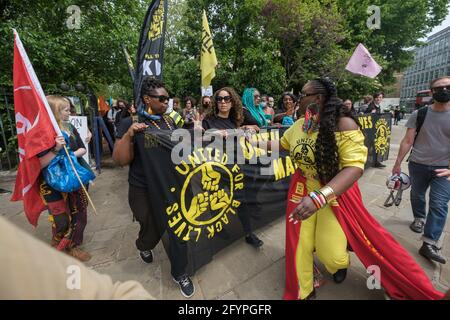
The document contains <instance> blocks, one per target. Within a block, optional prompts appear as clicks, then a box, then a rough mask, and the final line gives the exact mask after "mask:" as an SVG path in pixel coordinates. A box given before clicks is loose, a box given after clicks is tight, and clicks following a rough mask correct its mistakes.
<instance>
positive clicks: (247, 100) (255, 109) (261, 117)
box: [242, 88, 268, 127]
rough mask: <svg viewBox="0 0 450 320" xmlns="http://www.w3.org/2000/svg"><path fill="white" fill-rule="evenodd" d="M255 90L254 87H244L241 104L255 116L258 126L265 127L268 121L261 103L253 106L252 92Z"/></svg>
mask: <svg viewBox="0 0 450 320" xmlns="http://www.w3.org/2000/svg"><path fill="white" fill-rule="evenodd" d="M255 91H256V89H255V88H246V89H245V90H244V94H243V95H242V104H243V105H244V106H245V107H246V108H247V110H248V111H250V114H251V115H252V116H253V118H255V120H256V122H258V126H260V127H265V126H267V125H268V123H267V119H266V116H265V114H264V112H263V108H262V106H261V104H259V105H257V106H255V103H254V98H253V94H254V93H255Z"/></svg>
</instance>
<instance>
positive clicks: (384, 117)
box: [358, 113, 392, 168]
mask: <svg viewBox="0 0 450 320" xmlns="http://www.w3.org/2000/svg"><path fill="white" fill-rule="evenodd" d="M358 121H359V124H360V125H361V127H362V129H363V132H364V135H365V136H366V139H365V144H366V147H367V149H368V154H367V162H366V168H367V167H372V166H373V165H374V164H375V163H376V162H381V161H385V160H387V159H388V158H389V148H390V143H391V130H392V115H391V114H390V113H383V114H376V113H374V114H365V115H361V116H358Z"/></svg>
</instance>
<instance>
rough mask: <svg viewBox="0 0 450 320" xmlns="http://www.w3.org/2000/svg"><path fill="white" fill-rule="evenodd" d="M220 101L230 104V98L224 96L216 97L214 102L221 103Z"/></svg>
mask: <svg viewBox="0 0 450 320" xmlns="http://www.w3.org/2000/svg"><path fill="white" fill-rule="evenodd" d="M222 101H225V102H230V101H231V96H225V97H219V96H217V97H216V102H222Z"/></svg>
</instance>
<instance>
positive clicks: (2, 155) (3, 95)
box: [0, 86, 19, 171]
mask: <svg viewBox="0 0 450 320" xmlns="http://www.w3.org/2000/svg"><path fill="white" fill-rule="evenodd" d="M0 148H1V150H0V171H5V170H14V169H15V168H16V167H17V165H18V163H19V155H18V152H17V133H16V126H15V120H14V95H13V88H12V86H11V87H0Z"/></svg>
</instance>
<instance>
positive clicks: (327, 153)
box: [310, 78, 359, 184]
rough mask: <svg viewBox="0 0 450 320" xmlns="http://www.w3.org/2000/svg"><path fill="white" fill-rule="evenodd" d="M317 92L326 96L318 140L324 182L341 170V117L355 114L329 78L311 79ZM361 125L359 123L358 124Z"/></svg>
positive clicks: (320, 169)
mask: <svg viewBox="0 0 450 320" xmlns="http://www.w3.org/2000/svg"><path fill="white" fill-rule="evenodd" d="M310 84H311V85H312V86H313V87H314V89H315V92H317V93H321V94H323V95H324V97H325V102H324V106H323V108H322V109H321V111H320V114H319V119H320V120H319V134H318V136H317V141H316V150H315V158H316V166H317V173H318V175H319V179H320V181H321V182H322V183H324V184H325V183H328V182H330V181H331V180H332V179H333V178H334V177H335V176H336V175H337V174H338V172H339V154H338V147H337V143H336V137H335V132H336V131H338V130H337V127H338V123H339V119H340V118H342V117H349V118H352V119H353V120H355V122H356V123H357V124H358V121H357V119H356V118H355V116H354V115H353V114H352V113H351V112H350V111H347V109H346V108H345V107H344V105H343V103H342V100H341V99H339V98H338V96H337V89H336V86H335V85H334V83H333V82H332V81H331V80H330V79H328V78H317V79H314V80H312V81H310ZM358 125H359V124H358Z"/></svg>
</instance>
